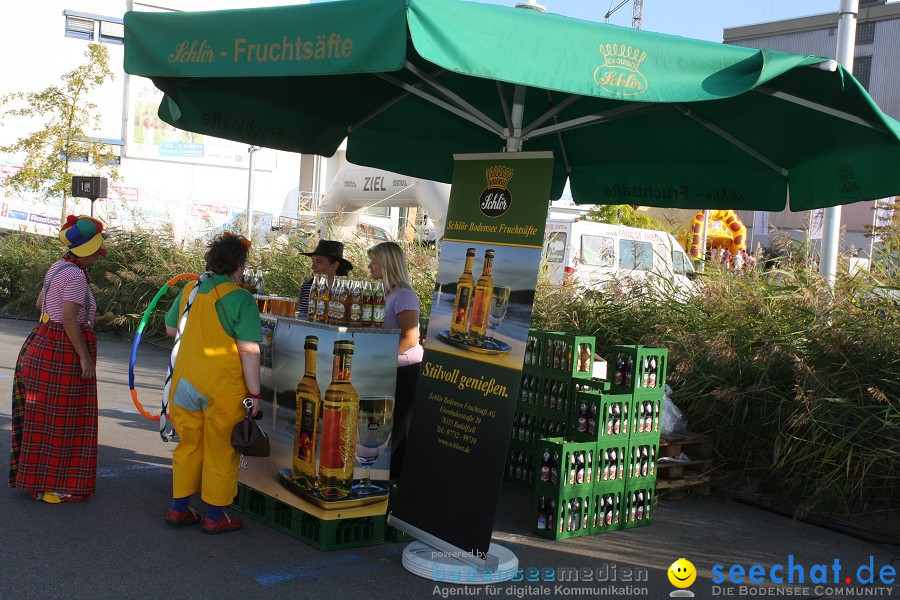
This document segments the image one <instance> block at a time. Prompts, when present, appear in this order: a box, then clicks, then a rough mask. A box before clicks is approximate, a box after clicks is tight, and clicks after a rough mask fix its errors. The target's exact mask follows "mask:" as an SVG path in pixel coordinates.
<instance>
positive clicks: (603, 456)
mask: <svg viewBox="0 0 900 600" xmlns="http://www.w3.org/2000/svg"><path fill="white" fill-rule="evenodd" d="M628 452H629V448H628V443H627V442H626V441H625V440H620V441H612V440H605V441H602V442H598V443H597V458H596V463H597V464H596V471H595V473H596V475H595V477H594V485H605V484H610V483H616V482H618V483H624V482H625V479H626V477H627V473H628Z"/></svg>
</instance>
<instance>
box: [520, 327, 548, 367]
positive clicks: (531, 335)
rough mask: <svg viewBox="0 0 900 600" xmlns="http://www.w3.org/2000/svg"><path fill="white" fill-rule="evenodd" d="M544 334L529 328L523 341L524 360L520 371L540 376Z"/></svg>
mask: <svg viewBox="0 0 900 600" xmlns="http://www.w3.org/2000/svg"><path fill="white" fill-rule="evenodd" d="M543 351H544V332H543V331H541V330H540V329H534V328H530V329H529V330H528V337H527V338H526V340H525V359H524V363H523V365H522V370H523V371H524V372H525V373H531V374H537V375H540V374H541V369H542V367H543V360H542V357H543Z"/></svg>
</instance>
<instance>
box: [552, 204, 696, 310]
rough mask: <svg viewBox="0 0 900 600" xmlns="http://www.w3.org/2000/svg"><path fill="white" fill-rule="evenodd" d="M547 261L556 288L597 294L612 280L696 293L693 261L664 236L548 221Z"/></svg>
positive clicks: (603, 225)
mask: <svg viewBox="0 0 900 600" xmlns="http://www.w3.org/2000/svg"><path fill="white" fill-rule="evenodd" d="M543 259H544V262H543V264H544V265H545V267H544V268H545V269H546V272H547V274H548V276H549V277H550V282H551V283H552V284H553V285H562V284H563V283H573V284H575V285H578V286H579V287H581V288H584V289H586V290H596V289H598V288H599V287H601V286H602V285H604V284H606V283H609V282H611V281H616V282H618V283H620V284H624V285H629V284H631V283H637V284H642V283H648V284H654V283H660V284H661V285H659V286H658V289H663V290H665V289H674V290H675V291H676V292H677V293H678V294H679V296H681V294H689V295H690V294H693V293H694V291H695V290H696V286H695V283H694V281H693V274H694V266H693V264H692V263H691V260H690V258H689V257H688V255H687V254H686V253H685V251H684V249H683V248H682V247H681V245H680V244H679V243H678V241H677V240H676V239H675V238H674V237H672V235H671V234H669V233H666V232H664V231H655V230H651V229H639V228H636V227H625V226H624V225H610V224H608V223H595V222H593V221H582V220H579V219H548V220H547V229H546V234H545V238H544V253H543ZM659 280H661V281H659ZM667 282H668V283H669V284H671V285H666V283H667Z"/></svg>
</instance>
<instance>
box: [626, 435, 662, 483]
mask: <svg viewBox="0 0 900 600" xmlns="http://www.w3.org/2000/svg"><path fill="white" fill-rule="evenodd" d="M658 460H659V435H657V436H656V438H655V439H654V438H653V437H649V436H648V437H644V438H640V437H638V438H631V439H629V440H628V451H627V453H626V455H625V461H626V464H625V469H626V473H625V478H626V480H627V481H628V482H629V483H631V482H638V481H649V480H655V479H656V463H657V461H658Z"/></svg>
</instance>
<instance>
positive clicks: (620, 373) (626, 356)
mask: <svg viewBox="0 0 900 600" xmlns="http://www.w3.org/2000/svg"><path fill="white" fill-rule="evenodd" d="M668 364H669V351H668V350H666V349H665V348H650V347H647V346H613V348H612V351H611V352H610V357H609V365H608V367H609V380H610V381H611V382H612V391H613V392H616V393H631V394H634V395H635V397H637V396H644V395H646V396H654V395H659V396H662V394H663V390H664V389H665V385H666V371H667V369H668Z"/></svg>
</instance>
